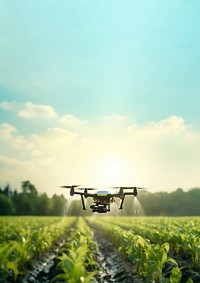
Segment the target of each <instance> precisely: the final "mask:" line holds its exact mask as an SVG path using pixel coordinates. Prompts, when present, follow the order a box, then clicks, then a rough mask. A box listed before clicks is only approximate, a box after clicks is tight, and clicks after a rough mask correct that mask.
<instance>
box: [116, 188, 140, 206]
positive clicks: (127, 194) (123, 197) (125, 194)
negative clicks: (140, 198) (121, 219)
mask: <svg viewBox="0 0 200 283" xmlns="http://www.w3.org/2000/svg"><path fill="white" fill-rule="evenodd" d="M132 195H133V196H135V197H136V196H137V191H136V190H134V191H133V192H127V193H124V194H123V196H122V197H121V204H120V207H119V209H123V203H124V199H125V196H132Z"/></svg>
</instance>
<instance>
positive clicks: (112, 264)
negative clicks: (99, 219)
mask: <svg viewBox="0 0 200 283" xmlns="http://www.w3.org/2000/svg"><path fill="white" fill-rule="evenodd" d="M94 236H95V240H96V243H97V245H98V252H97V264H98V266H99V269H100V272H99V273H98V275H97V276H96V280H97V282H98V283H114V282H115V283H119V282H123V283H144V282H145V281H144V280H143V278H141V276H139V275H138V273H137V271H136V268H135V267H134V265H133V264H131V263H130V262H128V261H127V260H126V258H125V257H124V256H123V254H121V253H119V251H118V249H117V247H115V246H114V245H113V243H112V242H111V241H109V240H108V239H107V238H106V237H105V236H104V235H103V234H102V233H100V231H98V230H97V229H94Z"/></svg>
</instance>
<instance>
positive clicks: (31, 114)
mask: <svg viewBox="0 0 200 283" xmlns="http://www.w3.org/2000/svg"><path fill="white" fill-rule="evenodd" d="M0 108H1V109H3V110H6V111H12V112H16V113H17V115H18V116H20V117H23V118H26V119H28V118H54V117H56V116H57V113H56V112H55V110H54V109H53V107H52V106H50V105H44V104H34V103H32V102H26V103H18V102H15V101H11V102H8V101H4V102H1V103H0Z"/></svg>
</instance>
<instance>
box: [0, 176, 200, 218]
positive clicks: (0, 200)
mask: <svg viewBox="0 0 200 283" xmlns="http://www.w3.org/2000/svg"><path fill="white" fill-rule="evenodd" d="M71 200H72V199H70V200H68V201H67V200H66V199H65V197H64V196H63V195H61V196H58V195H56V194H54V195H53V196H52V197H49V196H48V195H47V194H46V193H38V191H37V189H36V188H35V186H34V185H33V184H31V183H30V181H23V182H22V184H21V191H20V192H18V191H17V190H13V189H12V188H11V187H10V186H9V185H7V186H6V187H5V188H0V215H44V216H61V215H64V214H67V215H76V216H77V215H80V214H83V215H91V214H92V212H91V210H90V208H88V209H87V211H82V206H81V201H78V200H75V201H73V202H72V201H71ZM138 200H139V202H138V201H137V202H134V201H133V197H132V196H128V197H126V199H125V202H124V209H123V211H121V214H120V215H127V216H128V215H134V214H143V210H144V214H145V215H147V216H199V215H200V205H199V203H200V189H199V188H194V189H191V190H189V191H187V192H184V191H183V190H182V189H180V188H179V189H177V190H176V191H174V192H171V193H167V192H158V193H150V192H148V191H140V192H139V196H138ZM116 202H117V205H118V206H119V200H116ZM140 204H141V205H140ZM115 208H116V207H115ZM111 210H112V206H111Z"/></svg>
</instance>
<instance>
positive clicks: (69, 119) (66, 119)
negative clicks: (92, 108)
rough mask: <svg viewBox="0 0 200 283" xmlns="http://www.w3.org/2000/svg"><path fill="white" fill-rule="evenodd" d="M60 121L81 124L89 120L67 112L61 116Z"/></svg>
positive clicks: (75, 124)
mask: <svg viewBox="0 0 200 283" xmlns="http://www.w3.org/2000/svg"><path fill="white" fill-rule="evenodd" d="M60 122H61V123H63V124H66V125H67V126H81V125H83V124H85V123H87V122H88V121H86V120H84V121H82V120H80V119H77V118H76V117H75V116H73V115H71V114H67V115H64V116H63V117H61V118H60Z"/></svg>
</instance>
